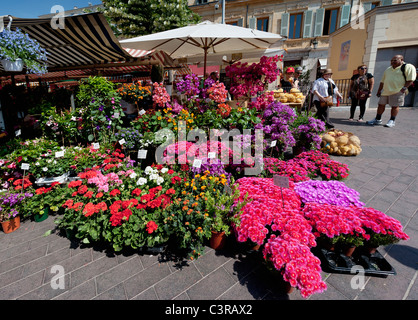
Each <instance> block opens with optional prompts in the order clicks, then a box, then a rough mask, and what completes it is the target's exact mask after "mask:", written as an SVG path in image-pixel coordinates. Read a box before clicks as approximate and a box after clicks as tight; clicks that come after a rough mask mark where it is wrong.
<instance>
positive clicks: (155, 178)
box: [149, 173, 159, 180]
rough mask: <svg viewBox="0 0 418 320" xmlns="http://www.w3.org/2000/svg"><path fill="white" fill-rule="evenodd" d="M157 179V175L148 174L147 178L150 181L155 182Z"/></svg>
mask: <svg viewBox="0 0 418 320" xmlns="http://www.w3.org/2000/svg"><path fill="white" fill-rule="evenodd" d="M158 177H159V175H158V174H155V173H152V174H150V176H149V178H150V180H157V179H158Z"/></svg>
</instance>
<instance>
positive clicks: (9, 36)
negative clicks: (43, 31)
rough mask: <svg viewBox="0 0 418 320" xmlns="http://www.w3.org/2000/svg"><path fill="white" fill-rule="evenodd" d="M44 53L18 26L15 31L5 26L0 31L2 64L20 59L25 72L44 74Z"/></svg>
mask: <svg viewBox="0 0 418 320" xmlns="http://www.w3.org/2000/svg"><path fill="white" fill-rule="evenodd" d="M46 55H47V52H46V50H45V49H44V48H42V47H41V45H40V44H39V43H38V42H37V41H36V40H34V39H31V38H30V37H29V35H28V34H26V33H24V32H22V31H21V30H20V29H19V28H16V31H12V30H10V29H8V28H5V29H4V30H3V32H1V33H0V59H1V60H2V62H3V64H5V63H7V62H16V61H19V59H21V60H22V61H23V64H24V65H25V66H26V71H27V73H35V74H44V73H46V72H47V65H46V61H47V57H46ZM4 60H5V61H4Z"/></svg>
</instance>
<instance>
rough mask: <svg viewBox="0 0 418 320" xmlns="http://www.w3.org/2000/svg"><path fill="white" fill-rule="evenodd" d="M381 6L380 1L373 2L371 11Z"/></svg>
mask: <svg viewBox="0 0 418 320" xmlns="http://www.w3.org/2000/svg"><path fill="white" fill-rule="evenodd" d="M379 5H380V1H378V2H372V6H371V8H370V10H373V9H374V8H376V7H378V6H379Z"/></svg>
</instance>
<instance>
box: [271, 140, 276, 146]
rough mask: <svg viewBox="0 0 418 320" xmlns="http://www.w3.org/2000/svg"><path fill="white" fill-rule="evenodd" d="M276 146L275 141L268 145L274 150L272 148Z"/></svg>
mask: <svg viewBox="0 0 418 320" xmlns="http://www.w3.org/2000/svg"><path fill="white" fill-rule="evenodd" d="M276 144H277V140H273V141H272V142H271V143H270V147H272V148H274V147H275V146H276Z"/></svg>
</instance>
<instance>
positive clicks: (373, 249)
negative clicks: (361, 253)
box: [364, 246, 377, 254]
mask: <svg viewBox="0 0 418 320" xmlns="http://www.w3.org/2000/svg"><path fill="white" fill-rule="evenodd" d="M364 250H365V251H366V252H367V253H368V254H373V253H376V250H377V247H370V246H365V247H364Z"/></svg>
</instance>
